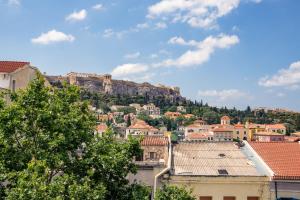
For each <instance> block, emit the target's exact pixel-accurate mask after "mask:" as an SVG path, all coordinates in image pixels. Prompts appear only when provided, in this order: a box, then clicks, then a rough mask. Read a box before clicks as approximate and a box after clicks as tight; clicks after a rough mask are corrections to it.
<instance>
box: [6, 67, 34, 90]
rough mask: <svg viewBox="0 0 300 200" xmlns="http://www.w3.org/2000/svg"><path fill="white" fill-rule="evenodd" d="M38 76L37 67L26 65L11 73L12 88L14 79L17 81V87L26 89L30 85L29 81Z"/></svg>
mask: <svg viewBox="0 0 300 200" xmlns="http://www.w3.org/2000/svg"><path fill="white" fill-rule="evenodd" d="M35 77H36V69H34V68H31V67H24V68H22V69H20V70H17V71H15V72H13V73H11V80H10V89H11V90H12V89H13V88H12V87H13V86H12V85H13V80H15V81H16V89H24V88H26V87H27V86H28V84H29V82H30V81H31V80H33V79H34V78H35Z"/></svg>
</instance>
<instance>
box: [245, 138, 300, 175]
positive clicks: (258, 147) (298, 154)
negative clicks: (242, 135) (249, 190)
mask: <svg viewBox="0 0 300 200" xmlns="http://www.w3.org/2000/svg"><path fill="white" fill-rule="evenodd" d="M250 145H251V146H252V147H253V149H254V150H255V151H256V152H257V153H258V154H259V155H260V157H261V158H262V159H263V160H264V161H265V162H266V163H267V165H268V166H269V167H270V168H271V169H272V171H273V172H274V173H275V174H274V177H273V179H276V180H300V167H299V166H300V143H295V142H250Z"/></svg>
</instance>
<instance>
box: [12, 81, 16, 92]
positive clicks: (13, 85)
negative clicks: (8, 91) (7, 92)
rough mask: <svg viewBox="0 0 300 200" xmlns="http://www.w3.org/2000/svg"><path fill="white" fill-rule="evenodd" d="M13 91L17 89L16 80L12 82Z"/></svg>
mask: <svg viewBox="0 0 300 200" xmlns="http://www.w3.org/2000/svg"><path fill="white" fill-rule="evenodd" d="M12 91H13V92H15V91H16V80H13V82H12Z"/></svg>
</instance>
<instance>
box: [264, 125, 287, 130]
mask: <svg viewBox="0 0 300 200" xmlns="http://www.w3.org/2000/svg"><path fill="white" fill-rule="evenodd" d="M266 128H271V129H285V125H284V124H266Z"/></svg>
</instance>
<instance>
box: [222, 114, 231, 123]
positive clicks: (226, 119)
mask: <svg viewBox="0 0 300 200" xmlns="http://www.w3.org/2000/svg"><path fill="white" fill-rule="evenodd" d="M221 125H230V118H229V117H228V116H223V117H221Z"/></svg>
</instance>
